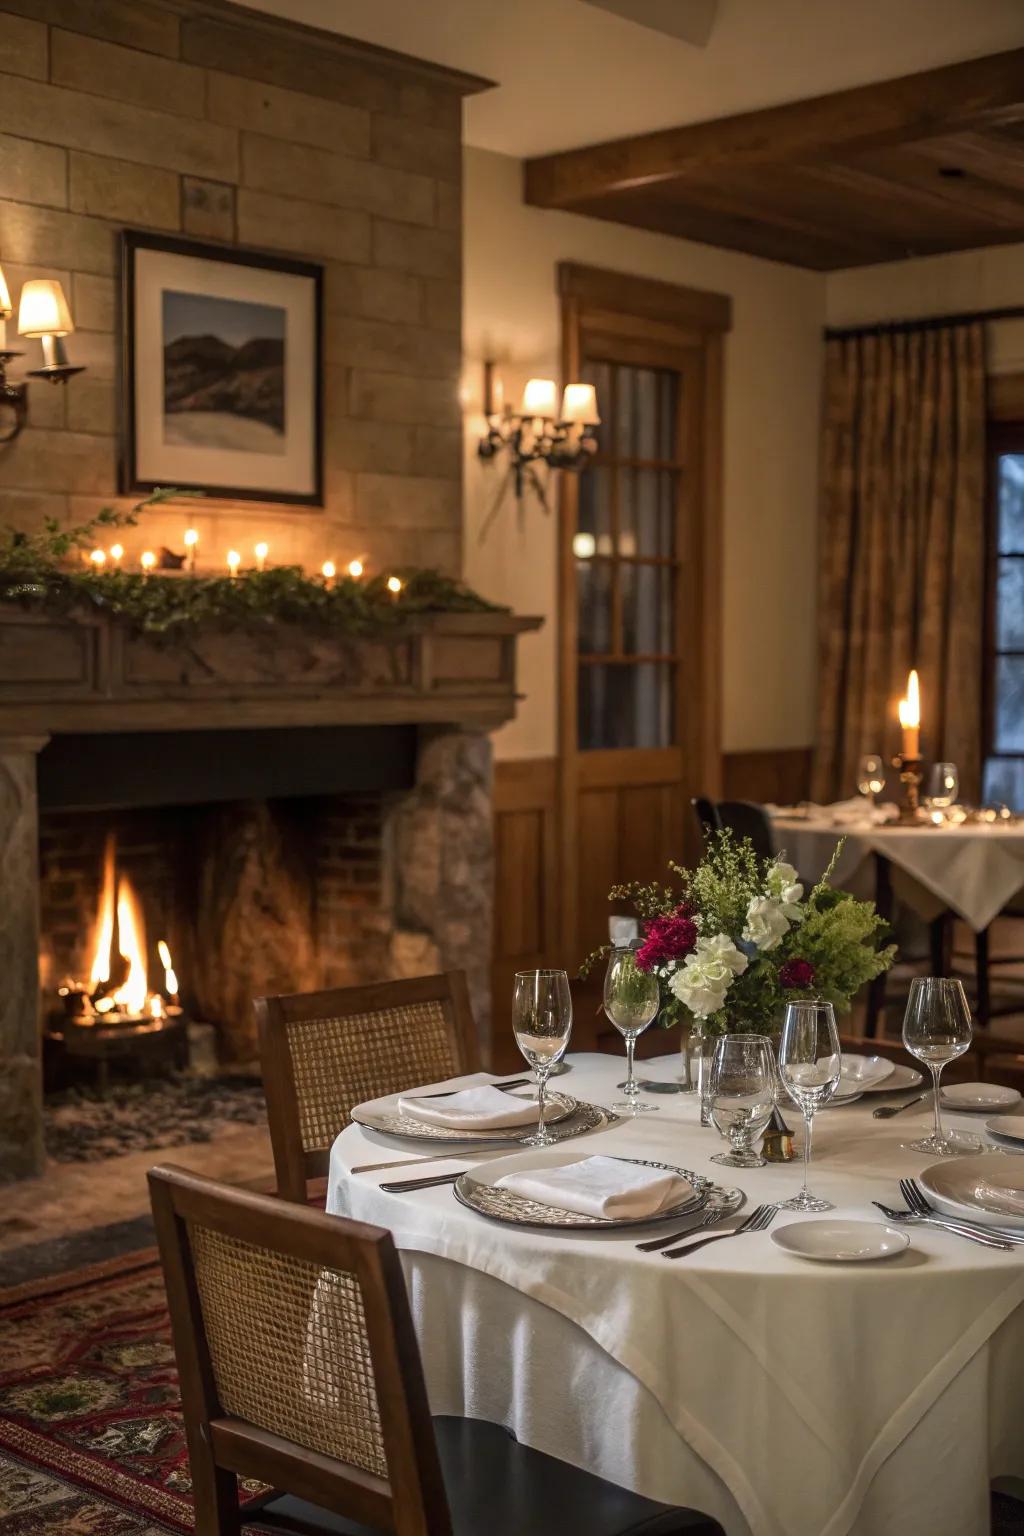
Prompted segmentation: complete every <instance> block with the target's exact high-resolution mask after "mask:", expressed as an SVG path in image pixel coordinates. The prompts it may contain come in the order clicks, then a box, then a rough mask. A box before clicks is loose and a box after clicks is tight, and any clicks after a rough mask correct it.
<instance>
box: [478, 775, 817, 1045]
mask: <svg viewBox="0 0 1024 1536" xmlns="http://www.w3.org/2000/svg"><path fill="white" fill-rule="evenodd" d="M810 771H811V748H810V747H781V748H779V749H778V750H776V751H763V752H727V753H726V754H725V756H724V758H723V760H722V779H723V785H724V793H725V795H726V796H727V797H728V798H729V799H733V800H761V801H774V802H775V803H777V804H790V805H791V804H794V803H795V802H796V801H798V800H802V799H804V798H805V797H806V796H807V794H808V790H809V784H810ZM670 787H671V786H666V785H664V784H660V785H659V786H656V787H655V791H651V789H650V787H649V786H641V787H640V788H638V789H637V791H636V804H635V811H636V815H635V817H634V818H633V820H632V822H631V821H630V818H629V817H626V818H625V819H624V820H623V818H622V817H620V816H619V815H617V814H612V813H611V811H610V810H609V808H608V807H607V806H605V805H603V804H602V802H601V800H600V796H599V795H596V793H593V794H592V795H591V800H590V801H589V802H588V804H589V805H590V807H591V811H592V814H590V813H588V816H587V820H586V830H585V836H586V837H587V839H588V841H589V842H590V843H591V844H592V849H591V855H592V857H591V866H592V867H593V868H598V869H600V870H601V880H600V881H598V882H597V883H595V885H594V888H593V889H592V890H591V891H589V892H588V893H587V895H586V900H585V901H584V902H583V903H582V905H583V906H585V907H586V909H587V910H588V911H589V912H590V913H591V916H592V919H593V923H592V926H594V927H595V929H596V927H599V926H600V924H599V923H598V914H599V913H603V912H604V911H605V910H606V898H607V888H608V886H610V885H612V884H614V883H615V882H616V881H619V880H629V879H632V878H634V877H635V876H636V875H637V874H639V873H640V872H641V871H640V868H639V865H638V861H639V862H640V863H642V864H643V872H644V874H645V875H646V873H647V870H648V867H649V866H650V865H651V863H652V861H656V860H657V858H658V855H659V853H662V854H663V855H664V859H663V862H664V861H667V860H668V859H669V858H675V857H680V856H683V857H685V856H686V852H685V851H684V849H683V848H682V847H680V846H677V845H676V837H677V835H678V834H679V830H680V828H679V821H680V816H681V817H682V820H683V822H684V823H685V824H687V825H688V822H689V806H688V805H685V804H679V803H677V802H678V801H679V798H680V796H681V787H680V792H679V795H676V796H669V795H668V790H669V788H670ZM558 790H559V779H558V759H557V758H555V757H537V758H523V759H520V760H518V761H515V762H498V763H496V764H495V765H494V850H495V899H494V958H493V965H492V979H493V1010H494V1012H493V1017H494V1025H493V1035H492V1038H493V1041H494V1061H493V1066H494V1069H495V1070H496V1071H499V1072H507V1071H511V1070H513V1069H514V1068H515V1067H516V1066H517V1065H518V1064H519V1063H518V1057H517V1055H516V1050H515V1045H514V1043H513V1041H512V1033H511V1019H512V1010H511V1003H512V978H513V976H514V974H515V972H516V971H522V970H529V969H531V968H532V967H533V966H545V965H558V966H564V967H565V969H566V970H567V971H568V972H569V974H570V975H572V974H573V973H574V971H575V968H576V966H577V965H578V964H579V962H580V960H581V959H582V958H583V956H582V955H581V954H575V953H573V954H566V953H564V952H563V949H562V938H561V933H562V926H561V925H562V916H563V914H562V910H561V897H562V887H563V877H562V866H561V846H562V845H561V841H560V836H559V816H558ZM644 795H646V796H647V798H646V799H645V798H643V796H644ZM652 795H653V798H652ZM659 795H660V796H661V799H660V800H659V799H658V796H659ZM666 796H668V798H666ZM582 798H585V797H581V799H582ZM663 802H664V803H663ZM629 804H630V806H632V804H633V802H632V801H630V802H629ZM613 809H614V808H613ZM624 829H625V834H626V835H625V843H626V845H627V847H626V848H624V847H623V833H624ZM629 850H632V856H631V855H630V852H629ZM575 990H576V989H575V988H574V991H575ZM599 997H600V987H599V986H597V987H596V988H595V987H594V986H590V987H581V988H580V989H579V995H578V997H577V1005H578V1019H577V1026H578V1027H576V1028H575V1030H574V1038H575V1042H576V1048H577V1049H579V1050H593V1049H594V1048H595V1045H596V1042H597V1038H598V1034H599V1033H600V1030H601V1027H602V1026H601V1024H600V1021H599V1020H597V1019H596V1018H595V1017H594V1008H595V1006H596V1002H595V999H597V998H599ZM664 1048H665V1047H664V1044H662V1045H661V1047H660V1049H664Z"/></svg>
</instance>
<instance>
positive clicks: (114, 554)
mask: <svg viewBox="0 0 1024 1536" xmlns="http://www.w3.org/2000/svg"><path fill="white" fill-rule="evenodd" d="M110 558H111V560H113V562H114V565H115V567H116V568H117V570H120V569H121V561H122V560H123V559H124V545H123V544H111V546H110Z"/></svg>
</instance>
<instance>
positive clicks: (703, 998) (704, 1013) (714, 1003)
mask: <svg viewBox="0 0 1024 1536" xmlns="http://www.w3.org/2000/svg"><path fill="white" fill-rule="evenodd" d="M691 958H692V957H691V956H687V964H686V965H684V966H683V968H682V970H681V971H676V973H675V975H674V976H673V977H672V980H671V981H670V982H669V990H670V991H671V992H672V993H673V994H674V995H675V996H676V997H677V998H678V999H679V1001H680V1002H681V1003H682V1005H683V1007H684V1008H688V1009H689V1010H690V1012H691V1013H692V1014H693V1015H694V1017H695V1018H698V1019H706V1018H708V1017H709V1015H710V1014H712V1013H717V1012H718V1010H719V1009H720V1008H721V1006H722V1004H723V1003H724V1002H725V994H726V992H727V991H728V987H725V988H722V987H721V986H717V985H712V983H711V981H710V979H709V978H708V977H706V976H705V975H704V973H703V971H702V969H701V967H700V965H699V964H698V965H690V964H689V961H690V959H691Z"/></svg>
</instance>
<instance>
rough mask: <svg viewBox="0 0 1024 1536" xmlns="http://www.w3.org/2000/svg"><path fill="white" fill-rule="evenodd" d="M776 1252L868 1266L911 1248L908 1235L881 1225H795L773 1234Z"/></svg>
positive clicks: (871, 1223) (778, 1229)
mask: <svg viewBox="0 0 1024 1536" xmlns="http://www.w3.org/2000/svg"><path fill="white" fill-rule="evenodd" d="M770 1235H771V1240H772V1242H773V1243H774V1244H775V1246H776V1248H781V1249H782V1250H783V1251H784V1252H785V1253H791V1254H792V1255H793V1257H794V1258H796V1259H814V1260H816V1261H817V1262H818V1263H819V1264H867V1263H870V1262H871V1261H872V1260H873V1259H894V1258H896V1257H897V1256H898V1255H899V1254H901V1253H905V1252H906V1250H907V1249H908V1248H909V1247H910V1238H909V1236H908V1235H907V1233H906V1232H900V1231H899V1230H898V1229H897V1228H896V1227H886V1226H883V1225H882V1223H881V1222H878V1221H831V1220H828V1219H826V1220H824V1221H791V1222H790V1223H789V1225H788V1226H785V1227H776V1229H775V1231H774V1232H772V1233H771V1234H770Z"/></svg>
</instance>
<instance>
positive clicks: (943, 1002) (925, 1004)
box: [903, 976, 981, 1157]
mask: <svg viewBox="0 0 1024 1536" xmlns="http://www.w3.org/2000/svg"><path fill="white" fill-rule="evenodd" d="M970 1043H971V1010H970V1008H969V1006H968V1003H967V995H966V993H965V992H964V987H963V982H961V981H953V980H951V979H950V978H949V977H946V976H916V977H915V978H914V980H913V981H912V982H911V983H910V996H909V997H908V999H907V1011H906V1013H905V1014H904V1016H903V1044H904V1045H905V1046H906V1048H907V1050H908V1051H909V1052H910V1054H911V1056H916V1058H917V1060H918V1061H920V1062H923V1063H924V1064H925V1065H926V1066H927V1067H928V1069H929V1070H930V1072H931V1074H932V1085H933V1087H934V1090H935V1127H934V1129H933V1131H932V1134H931V1135H930V1136H925V1137H924V1138H923V1140H921V1141H911V1142H905V1143H904V1145H905V1147H906V1148H907V1150H908V1151H910V1152H926V1153H928V1155H929V1156H931V1157H956V1156H958V1155H959V1154H961V1153H963V1152H977V1151H978V1150H979V1148H980V1146H981V1142H980V1141H979V1140H978V1138H977V1137H976V1136H971V1135H969V1134H967V1133H966V1132H964V1131H945V1130H943V1126H942V1089H941V1087H940V1078H941V1077H942V1069H943V1067H944V1066H945V1065H946V1062H947V1061H955V1060H956V1058H957V1057H958V1056H962V1055H963V1054H964V1052H965V1051H966V1050H967V1049H968V1048H969V1046H970Z"/></svg>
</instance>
